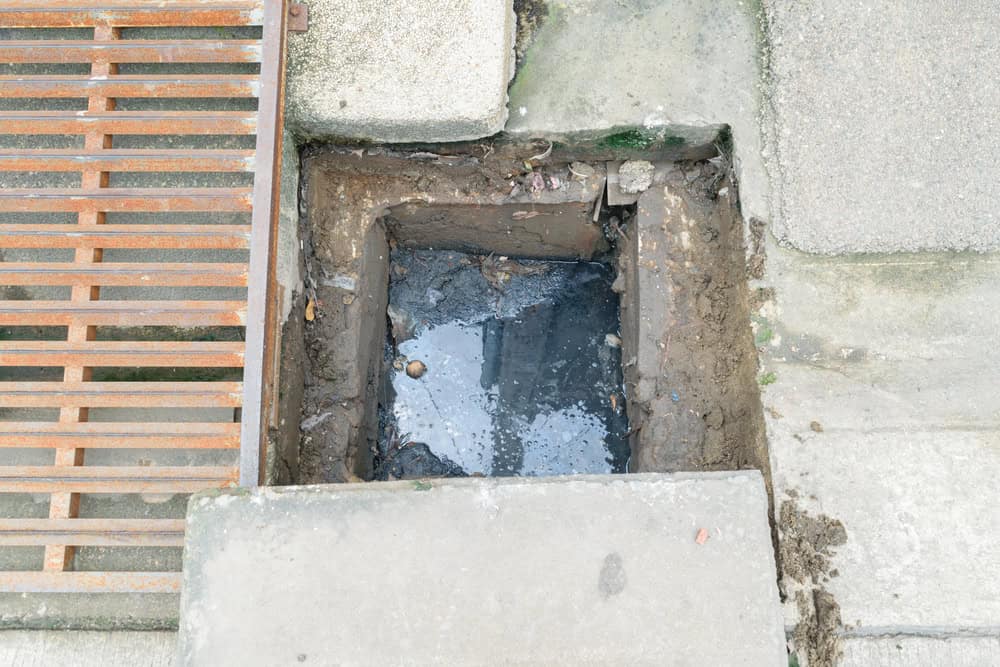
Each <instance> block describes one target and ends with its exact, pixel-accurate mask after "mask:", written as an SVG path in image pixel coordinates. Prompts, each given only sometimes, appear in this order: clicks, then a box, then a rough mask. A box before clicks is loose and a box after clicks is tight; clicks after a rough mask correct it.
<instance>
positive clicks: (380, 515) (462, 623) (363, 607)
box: [179, 471, 786, 665]
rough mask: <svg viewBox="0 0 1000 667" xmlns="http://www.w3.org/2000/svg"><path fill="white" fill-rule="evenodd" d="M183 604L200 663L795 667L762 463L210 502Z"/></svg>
mask: <svg viewBox="0 0 1000 667" xmlns="http://www.w3.org/2000/svg"><path fill="white" fill-rule="evenodd" d="M700 528H704V529H706V531H708V540H707V542H705V543H704V544H701V545H699V544H697V543H696V541H695V538H696V535H697V534H698V531H699V529H700ZM182 606H183V611H182V621H181V631H180V649H179V655H180V661H181V664H185V665H214V664H221V663H222V662H225V663H227V664H241V663H243V664H295V661H296V660H298V661H299V662H305V663H306V664H311V663H313V662H316V663H317V664H327V663H330V662H337V663H339V664H343V665H352V664H430V663H434V664H463V665H476V664H480V665H482V664H497V663H498V662H504V663H508V664H527V663H529V662H530V663H532V664H584V663H587V664H597V663H601V664H609V663H614V664H664V661H667V662H669V663H670V664H675V665H712V664H746V665H780V664H784V663H785V662H786V655H785V647H784V633H783V628H782V621H781V613H780V604H779V602H778V597H777V588H776V584H775V572H774V561H773V555H772V549H771V541H770V533H769V528H768V523H767V498H766V495H765V491H764V485H763V479H762V477H761V476H760V474H759V473H758V472H756V471H747V472H731V473H702V474H676V475H629V476H601V477H586V476H581V477H572V478H535V479H523V478H521V479H514V478H508V479H487V480H459V481H454V480H448V481H442V480H433V481H429V482H394V483H379V484H352V485H333V486H317V487H299V488H286V489H273V488H272V489H259V490H255V491H253V492H246V491H243V492H241V491H234V492H221V493H215V494H205V495H203V496H201V497H200V498H198V499H196V500H193V501H192V505H191V508H190V511H189V516H188V534H187V543H186V549H185V582H184V593H183V602H182Z"/></svg>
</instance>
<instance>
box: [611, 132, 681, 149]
mask: <svg viewBox="0 0 1000 667" xmlns="http://www.w3.org/2000/svg"><path fill="white" fill-rule="evenodd" d="M685 143H687V142H686V141H685V139H684V137H680V136H677V135H675V134H668V135H666V136H662V135H661V134H659V133H657V132H649V131H645V130H641V129H638V128H633V129H630V130H623V131H621V132H615V133H614V134H609V135H607V136H605V137H602V138H601V139H598V141H597V145H598V147H600V148H611V149H615V150H656V149H666V148H680V147H681V146H683V145H684V144H685Z"/></svg>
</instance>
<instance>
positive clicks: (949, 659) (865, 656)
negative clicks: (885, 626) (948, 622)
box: [837, 637, 1000, 667]
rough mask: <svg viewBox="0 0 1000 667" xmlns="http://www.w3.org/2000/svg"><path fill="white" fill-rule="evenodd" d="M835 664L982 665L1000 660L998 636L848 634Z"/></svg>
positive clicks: (882, 666)
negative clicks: (853, 635) (860, 635)
mask: <svg viewBox="0 0 1000 667" xmlns="http://www.w3.org/2000/svg"><path fill="white" fill-rule="evenodd" d="M841 648H842V649H843V655H842V656H841V658H840V662H839V663H837V664H838V667H873V666H875V665H877V666H878V667H984V665H998V664H1000V637H949V638H937V637H851V638H848V639H845V640H844V641H843V643H842V646H841Z"/></svg>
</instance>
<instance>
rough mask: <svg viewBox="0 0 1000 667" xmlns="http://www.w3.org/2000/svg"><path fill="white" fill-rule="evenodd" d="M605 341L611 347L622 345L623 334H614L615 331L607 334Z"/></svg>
mask: <svg viewBox="0 0 1000 667" xmlns="http://www.w3.org/2000/svg"><path fill="white" fill-rule="evenodd" d="M604 342H605V344H607V345H608V346H609V347H621V346H622V339H621V336H618V335H617V334H613V333H609V334H605V335H604Z"/></svg>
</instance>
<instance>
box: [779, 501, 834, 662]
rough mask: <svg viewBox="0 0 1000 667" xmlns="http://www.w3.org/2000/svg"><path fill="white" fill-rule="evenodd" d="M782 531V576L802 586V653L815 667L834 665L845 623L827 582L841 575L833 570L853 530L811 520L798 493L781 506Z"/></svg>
mask: <svg viewBox="0 0 1000 667" xmlns="http://www.w3.org/2000/svg"><path fill="white" fill-rule="evenodd" d="M778 530H779V532H780V533H781V541H780V550H779V552H778V556H779V558H778V561H779V566H780V568H781V573H782V577H783V578H785V577H787V578H790V579H791V580H793V581H794V582H796V583H797V584H799V586H796V590H795V591H794V600H795V605H796V607H797V609H798V612H799V622H798V624H797V625H796V626H795V632H794V635H793V639H794V643H795V647H796V650H797V652H798V653H799V654H800V655H801V656H803V657H805V658H806V659H807V660H808V664H809V665H810V667H833V665H835V664H837V660H838V659H839V657H840V640H839V637H840V632H841V630H842V628H843V624H842V622H841V618H840V606H839V605H838V604H837V601H836V599H834V597H833V595H831V594H830V593H829V592H828V591H827V590H826V589H825V588H824V583H825V582H826V581H829V578H830V577H835V576H837V572H836V570H831V568H830V557H831V556H832V555H833V553H834V548H835V547H838V546H840V545H842V544H845V543H846V542H847V531H846V529H845V528H844V524H843V523H841V522H840V521H839V520H837V519H833V518H831V517H828V516H826V515H825V514H820V515H819V516H811V515H809V514H807V513H806V512H804V511H802V510H801V509H799V507H798V505H797V503H796V500H795V497H794V495H793V497H792V498H791V499H790V500H786V501H785V502H783V503H782V504H781V510H780V516H779V520H778ZM781 585H782V589H784V590H783V592H784V594H786V595H788V594H789V592H790V591H789V590H788V589H789V588H791V587H792V584H791V582H789V581H787V580H785V579H783V580H782V582H781Z"/></svg>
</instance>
